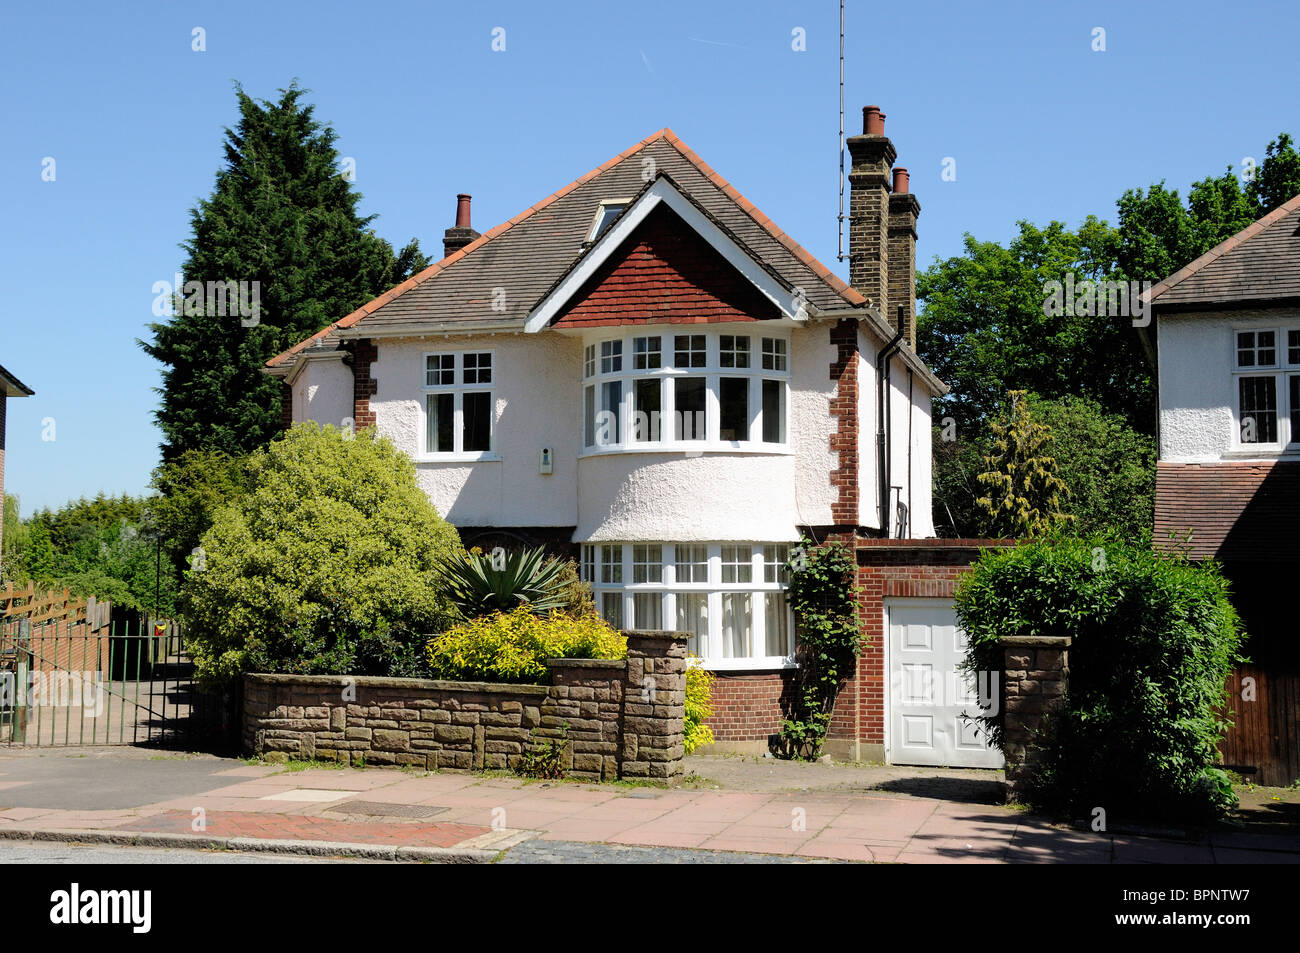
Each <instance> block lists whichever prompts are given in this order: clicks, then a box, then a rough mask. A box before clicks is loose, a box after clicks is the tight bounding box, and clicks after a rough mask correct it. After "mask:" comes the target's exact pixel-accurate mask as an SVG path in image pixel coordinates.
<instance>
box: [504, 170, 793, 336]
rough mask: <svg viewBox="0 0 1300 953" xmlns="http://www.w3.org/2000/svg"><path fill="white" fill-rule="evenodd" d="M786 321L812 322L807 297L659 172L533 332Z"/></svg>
mask: <svg viewBox="0 0 1300 953" xmlns="http://www.w3.org/2000/svg"><path fill="white" fill-rule="evenodd" d="M782 316H786V317H789V318H796V319H799V320H802V319H803V318H805V317H806V313H805V311H804V310H803V308H802V298H801V297H800V295H799V292H798V291H796V290H795V289H792V288H790V287H788V286H787V285H786V284H784V283H783V282H782V281H781V280H780V277H779V276H777V275H774V274H772V273H770V272H769V271H767V270H766V269H764V267H763V265H762V263H761V262H759V261H757V260H756V258H755V256H754V254H753V252H752V251H750V250H749V249H748V248H746V247H744V246H743V245H742V244H741V243H740V242H739V241H738V240H737V239H736V238H735V236H734V235H731V234H730V233H728V232H727V230H726V229H725V228H723V227H722V226H720V225H719V223H718V222H717V221H716V220H715V219H713V218H712V217H711V216H709V215H708V213H707V212H705V211H704V210H703V209H701V208H700V207H699V206H698V205H697V204H695V203H693V202H691V201H690V200H689V199H688V198H687V197H686V196H684V195H682V193H681V192H680V191H679V190H678V189H677V188H676V183H674V182H673V180H672V179H671V178H670V177H669V176H667V175H666V174H664V173H660V174H659V175H658V176H656V177H655V180H654V181H653V182H652V183H651V184H650V185H648V186H647V187H646V188H644V189H643V190H642V192H641V194H640V195H638V196H637V197H636V199H635V200H634V201H633V202H632V203H631V204H630V206H629V207H628V208H627V209H626V210H625V211H624V212H623V213H622V215H620V216H619V218H618V219H617V221H616V222H615V223H614V224H613V225H612V226H611V227H610V228H609V229H607V230H606V231H605V233H604V234H603V235H601V237H600V239H599V240H598V241H597V242H595V243H594V244H593V245H592V247H591V248H589V249H588V250H587V251H586V252H585V253H584V254H583V255H582V256H581V257H580V258H579V259H578V260H577V261H575V262H574V263H573V265H572V266H570V268H569V269H568V270H567V271H566V272H565V273H564V275H563V276H562V277H561V278H560V279H559V280H558V281H556V283H555V284H554V285H553V286H552V288H551V289H550V290H549V291H548V292H547V293H546V295H545V296H543V298H542V299H541V300H540V301H539V302H538V304H537V307H535V308H534V309H533V311H532V313H531V314H530V315H529V318H528V322H527V324H526V325H525V329H526V330H528V331H534V332H535V331H540V330H542V329H543V328H546V327H549V326H555V327H573V326H580V325H610V324H626V323H631V322H633V321H661V322H668V323H687V322H690V323H703V322H711V321H747V320H759V319H772V318H780V317H782Z"/></svg>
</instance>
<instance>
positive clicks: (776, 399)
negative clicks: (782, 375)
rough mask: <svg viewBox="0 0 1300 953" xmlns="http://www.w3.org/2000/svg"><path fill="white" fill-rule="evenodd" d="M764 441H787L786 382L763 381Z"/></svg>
mask: <svg viewBox="0 0 1300 953" xmlns="http://www.w3.org/2000/svg"><path fill="white" fill-rule="evenodd" d="M763 442H764V443H785V384H783V383H782V382H781V381H763Z"/></svg>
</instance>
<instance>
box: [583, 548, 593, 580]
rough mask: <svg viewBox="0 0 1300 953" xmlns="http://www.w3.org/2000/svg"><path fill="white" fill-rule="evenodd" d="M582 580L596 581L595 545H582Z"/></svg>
mask: <svg viewBox="0 0 1300 953" xmlns="http://www.w3.org/2000/svg"><path fill="white" fill-rule="evenodd" d="M582 581H583V582H595V581H596V547H595V546H583V547H582Z"/></svg>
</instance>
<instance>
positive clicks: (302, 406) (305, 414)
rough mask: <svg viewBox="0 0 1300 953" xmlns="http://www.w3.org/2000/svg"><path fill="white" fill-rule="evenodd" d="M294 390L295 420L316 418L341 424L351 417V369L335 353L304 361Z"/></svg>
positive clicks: (319, 420) (321, 422)
mask: <svg viewBox="0 0 1300 953" xmlns="http://www.w3.org/2000/svg"><path fill="white" fill-rule="evenodd" d="M292 390H293V422H294V423H301V422H302V421H304V420H315V421H316V422H317V423H320V424H333V425H334V426H335V427H342V426H343V422H344V421H345V420H347V419H349V418H351V416H352V368H350V367H348V366H347V365H345V364H344V363H343V361H342V360H340V359H339V357H338V356H336V355H331V356H329V357H325V358H312V359H309V360H307V361H305V362H304V365H303V369H302V371H300V372H299V374H298V376H297V377H296V378H294V382H293V385H292Z"/></svg>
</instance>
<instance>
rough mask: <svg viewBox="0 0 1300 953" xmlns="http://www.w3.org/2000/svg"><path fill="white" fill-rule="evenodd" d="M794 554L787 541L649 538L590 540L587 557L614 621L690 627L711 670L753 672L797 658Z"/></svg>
mask: <svg viewBox="0 0 1300 953" xmlns="http://www.w3.org/2000/svg"><path fill="white" fill-rule="evenodd" d="M788 557H789V545H788V544H786V543H658V542H642V543H601V544H589V545H586V546H584V547H583V548H582V560H581V562H582V567H583V570H582V571H583V578H585V579H589V580H590V581H591V583H592V588H593V590H594V592H595V596H596V605H597V607H598V608H599V610H600V613H601V615H602V616H603V617H604V618H605V620H606V621H607V622H609V623H610V624H611V625H618V626H626V627H629V628H638V629H663V628H670V629H676V630H677V631H680V632H687V633H689V634H690V637H689V640H688V648H689V650H690V651H691V652H692V653H693V654H695V655H698V656H700V657H701V658H703V659H705V660H706V662H707V664H709V665H710V666H711V667H721V668H726V667H732V668H751V669H753V668H764V667H779V666H785V665H788V664H791V662H792V659H793V654H794V637H793V632H794V620H793V616H792V614H791V612H790V607H789V603H788V601H787V599H786V592H785V590H786V587H787V585H788V580H787V579H786V569H785V563H786V560H787V559H788ZM624 565H627V566H628V567H629V572H628V575H627V576H626V577H625V576H624V575H623V572H622V570H623V566H624Z"/></svg>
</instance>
